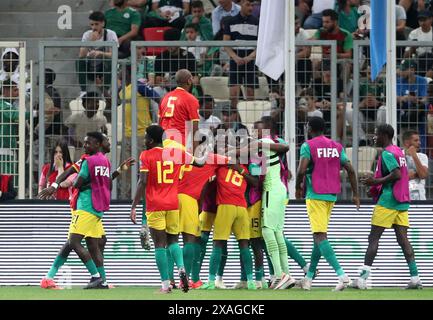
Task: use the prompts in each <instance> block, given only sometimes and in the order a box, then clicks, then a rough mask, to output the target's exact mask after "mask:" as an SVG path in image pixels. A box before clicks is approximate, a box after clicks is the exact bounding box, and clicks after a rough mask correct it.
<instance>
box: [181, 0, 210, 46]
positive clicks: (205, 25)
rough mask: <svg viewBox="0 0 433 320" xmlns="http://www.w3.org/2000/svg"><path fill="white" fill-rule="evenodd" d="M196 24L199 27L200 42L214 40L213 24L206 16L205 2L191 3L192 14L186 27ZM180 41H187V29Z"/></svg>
mask: <svg viewBox="0 0 433 320" xmlns="http://www.w3.org/2000/svg"><path fill="white" fill-rule="evenodd" d="M191 24H195V25H197V26H198V32H199V35H200V40H202V41H210V40H213V31H212V22H211V21H210V20H209V19H208V18H206V17H205V16H204V6H203V2H202V1H200V0H197V1H193V2H192V3H191V14H190V15H189V16H187V17H186V21H185V26H187V25H191ZM180 40H186V35H185V29H184V30H183V31H182V37H181V38H180Z"/></svg>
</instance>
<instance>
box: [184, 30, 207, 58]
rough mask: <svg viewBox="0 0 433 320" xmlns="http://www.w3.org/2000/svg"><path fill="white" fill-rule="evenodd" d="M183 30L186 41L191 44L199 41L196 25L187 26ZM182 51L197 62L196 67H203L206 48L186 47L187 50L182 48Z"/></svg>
mask: <svg viewBox="0 0 433 320" xmlns="http://www.w3.org/2000/svg"><path fill="white" fill-rule="evenodd" d="M184 30H185V35H186V40H188V41H192V42H195V41H201V38H200V36H199V34H198V25H197V24H187V25H186V26H185V29H184ZM182 49H184V50H187V51H189V52H191V53H192V54H193V55H194V57H195V60H196V61H197V66H201V65H203V63H204V60H205V58H206V52H207V48H206V47H188V48H186V47H183V48H182Z"/></svg>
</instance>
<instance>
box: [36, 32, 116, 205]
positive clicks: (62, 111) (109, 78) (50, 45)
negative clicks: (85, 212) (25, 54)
mask: <svg viewBox="0 0 433 320" xmlns="http://www.w3.org/2000/svg"><path fill="white" fill-rule="evenodd" d="M81 48H83V50H81ZM80 51H81V52H80ZM95 51H100V52H101V51H102V52H108V51H111V53H112V55H111V57H106V56H104V55H102V56H100V55H99V56H97V55H95V54H94V52H95ZM92 52H93V53H92ZM80 56H81V57H80ZM118 64H119V61H118V59H117V44H116V43H115V42H110V41H101V42H100V41H98V42H97V44H95V42H92V41H88V42H82V41H64V40H62V41H56V40H53V41H41V42H40V43H39V121H38V130H37V132H35V134H36V135H37V137H38V139H37V141H38V142H37V143H36V142H35V144H36V145H37V146H38V148H35V149H36V150H35V153H34V155H35V158H37V159H38V166H37V169H38V170H37V173H36V172H35V175H37V177H40V175H41V170H42V166H43V165H44V164H45V163H47V162H49V161H50V159H49V157H50V152H49V150H51V149H52V148H53V147H54V145H55V143H56V141H58V140H59V139H66V141H67V142H68V145H69V150H70V153H73V158H72V159H71V160H72V161H74V160H78V159H79V158H80V155H81V154H82V151H83V148H82V147H83V145H82V140H83V138H84V136H85V134H86V133H87V132H89V131H102V132H104V133H106V134H107V135H108V137H109V139H110V141H111V145H112V148H111V152H110V154H109V155H108V156H109V157H110V159H111V161H112V163H113V166H115V165H116V164H117V163H118V159H119V157H118V155H117V153H118V152H117V150H118V149H120V147H119V148H118V145H119V143H121V139H119V138H118V112H117V111H118V108H117V101H118V90H117V88H118V71H117V70H118ZM120 69H121V67H120ZM53 106H54V107H55V108H57V109H59V110H58V112H57V114H56V115H54V116H51V117H47V116H44V114H45V110H46V109H47V108H52V107H53ZM116 186H117V182H116V181H114V182H113V191H112V197H113V199H117V187H116Z"/></svg>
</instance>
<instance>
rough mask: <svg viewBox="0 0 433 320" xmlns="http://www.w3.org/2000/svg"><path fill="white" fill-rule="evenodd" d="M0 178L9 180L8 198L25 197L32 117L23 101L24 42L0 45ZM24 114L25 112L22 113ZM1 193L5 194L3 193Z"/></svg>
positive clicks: (25, 75) (26, 89)
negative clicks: (6, 177) (29, 124)
mask: <svg viewBox="0 0 433 320" xmlns="http://www.w3.org/2000/svg"><path fill="white" fill-rule="evenodd" d="M0 54H1V67H0V92H1V95H0V174H1V175H2V182H5V181H6V180H4V179H5V176H9V177H10V178H8V179H10V180H11V183H12V184H13V188H7V192H8V193H10V197H12V196H13V195H16V191H18V192H17V193H18V198H20V199H24V197H25V184H26V163H29V162H28V161H26V141H27V140H26V130H27V129H28V128H27V127H26V124H27V123H29V122H26V121H31V119H32V117H33V114H32V112H31V108H29V106H28V104H27V105H26V101H28V100H29V99H30V94H31V90H30V88H31V86H30V79H29V77H28V72H27V71H26V47H25V43H24V42H0ZM26 111H27V112H26ZM3 192H6V191H4V190H3Z"/></svg>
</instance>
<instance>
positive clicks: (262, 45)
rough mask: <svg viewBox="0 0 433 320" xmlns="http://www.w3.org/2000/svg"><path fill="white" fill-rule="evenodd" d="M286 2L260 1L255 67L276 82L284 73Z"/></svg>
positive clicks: (278, 0) (279, 0) (277, 0)
mask: <svg viewBox="0 0 433 320" xmlns="http://www.w3.org/2000/svg"><path fill="white" fill-rule="evenodd" d="M286 1H287V0H262V4H261V7H260V24H259V37H258V40H257V56H256V65H257V67H258V68H259V70H260V71H261V72H263V73H264V74H266V75H267V76H269V77H271V78H272V79H274V80H278V78H280V76H281V75H282V74H283V72H284V58H285V54H284V41H285V40H284V39H285V34H284V33H285V32H284V21H285V20H286V19H287V18H288V17H286V5H288V4H286Z"/></svg>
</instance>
